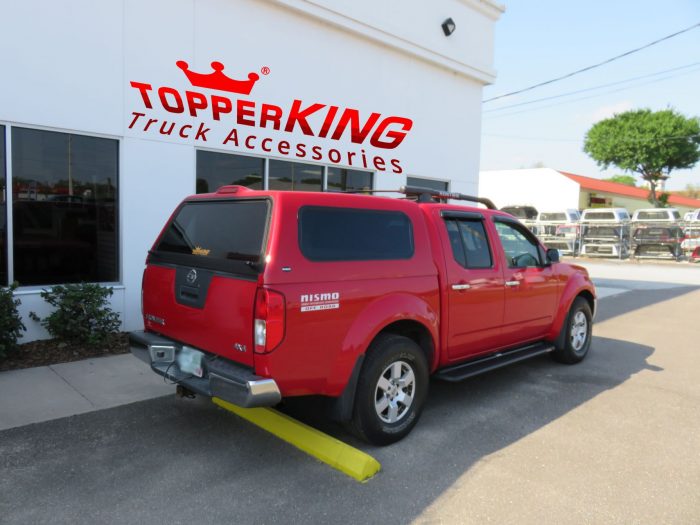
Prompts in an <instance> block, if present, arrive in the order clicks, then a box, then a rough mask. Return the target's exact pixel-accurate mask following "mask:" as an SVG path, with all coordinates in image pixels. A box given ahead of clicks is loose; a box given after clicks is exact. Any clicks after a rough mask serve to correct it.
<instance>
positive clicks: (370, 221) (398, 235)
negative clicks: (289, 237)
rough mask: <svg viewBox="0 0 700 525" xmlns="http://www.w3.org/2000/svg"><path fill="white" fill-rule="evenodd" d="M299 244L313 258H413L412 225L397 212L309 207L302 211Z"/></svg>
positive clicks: (326, 259)
mask: <svg viewBox="0 0 700 525" xmlns="http://www.w3.org/2000/svg"><path fill="white" fill-rule="evenodd" d="M299 245H300V248H301V252H302V253H303V254H304V256H305V257H306V258H308V259H310V260H312V261H372V260H386V259H410V258H411V257H412V256H413V228H412V227H411V221H410V219H409V218H408V216H406V214H404V213H402V212H398V211H382V210H363V209H349V208H327V207H318V206H306V207H304V208H302V209H301V211H300V213H299Z"/></svg>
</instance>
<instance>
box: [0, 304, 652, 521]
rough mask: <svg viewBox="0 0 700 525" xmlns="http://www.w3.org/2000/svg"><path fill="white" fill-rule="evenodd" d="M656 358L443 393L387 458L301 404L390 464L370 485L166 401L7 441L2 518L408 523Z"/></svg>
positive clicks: (0, 488) (596, 359)
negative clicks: (489, 459)
mask: <svg viewBox="0 0 700 525" xmlns="http://www.w3.org/2000/svg"><path fill="white" fill-rule="evenodd" d="M601 310H602V309H601ZM615 312H616V311H615V310H614V309H612V310H610V311H609V312H608V314H607V315H608V316H611V315H617V313H615ZM601 315H606V314H605V312H604V311H601ZM653 352H654V349H653V348H650V347H648V346H643V345H639V344H633V343H630V342H626V341H620V340H615V339H606V338H599V337H596V338H594V341H593V346H592V349H591V354H590V355H589V357H588V359H586V360H585V361H584V362H583V363H581V364H579V365H576V366H566V365H560V364H556V363H554V362H552V361H551V360H550V359H549V358H548V357H547V356H543V357H540V358H536V359H533V360H531V361H529V362H524V363H521V364H518V365H515V366H511V367H509V368H505V369H501V370H497V371H495V372H492V373H490V374H487V375H483V376H480V377H476V378H473V379H471V380H468V381H466V382H463V383H457V384H450V383H440V382H437V381H433V382H432V383H431V392H430V395H429V397H428V403H427V406H426V410H425V412H424V414H423V417H422V420H421V421H420V422H419V424H418V426H417V427H416V428H415V429H414V431H413V433H412V434H411V435H409V436H408V438H406V439H404V440H403V441H401V442H399V443H397V444H395V445H393V446H390V447H384V448H375V447H370V446H367V445H365V444H363V443H360V442H358V441H356V440H355V439H354V438H352V437H350V436H348V434H346V433H345V432H344V431H343V430H342V429H341V428H340V427H339V426H337V425H334V424H331V423H329V422H328V421H327V420H325V419H323V418H321V417H320V416H319V414H318V411H317V409H318V406H317V405H316V404H315V403H314V402H313V401H311V402H309V403H308V404H307V405H306V406H304V403H297V404H296V405H295V406H294V407H293V412H294V415H295V416H297V417H300V418H301V419H302V420H305V421H307V422H311V423H312V424H314V426H321V427H322V429H323V430H325V431H328V432H329V433H331V434H333V435H335V436H336V437H339V438H340V439H343V440H344V441H347V442H350V443H351V444H353V445H356V446H359V447H360V448H362V449H363V450H365V451H367V452H369V453H370V454H372V455H374V456H375V457H376V458H377V459H378V460H379V461H380V462H381V463H382V467H383V470H382V472H380V473H379V475H378V476H377V477H375V478H374V479H372V480H370V481H369V482H368V483H366V484H359V483H356V482H355V481H353V480H352V479H350V478H348V477H346V476H344V475H343V474H341V473H339V472H336V471H334V470H332V469H330V468H328V467H327V466H325V465H322V464H321V463H319V462H317V461H315V460H313V459H311V458H309V457H307V456H306V455H304V454H303V453H302V452H300V451H298V450H296V449H294V448H292V447H290V446H289V445H287V444H285V443H283V442H281V441H279V440H277V439H276V438H275V437H273V436H272V435H270V434H267V433H266V432H264V431H261V430H259V429H257V428H255V427H253V426H251V425H250V424H248V423H247V422H245V421H243V420H241V419H239V418H237V417H235V416H233V415H232V414H230V413H228V412H225V411H223V410H221V409H218V408H216V407H215V406H214V405H212V404H211V403H208V402H207V401H206V400H195V401H183V400H176V399H175V398H174V397H173V398H160V399H155V400H151V401H146V402H142V403H136V404H133V405H127V406H123V407H118V408H115V409H111V410H104V411H100V412H94V413H90V414H85V415H82V416H75V417H71V418H65V419H61V420H57V421H51V422H46V423H42V424H38V425H30V426H27V427H21V428H16V429H12V430H8V431H5V432H2V433H0V516H2V517H3V520H2V521H3V523H7V524H10V523H23V524H24V523H39V522H45V521H52V522H71V523H93V522H99V523H124V522H129V523H136V522H146V523H185V522H198V523H223V522H231V523H247V522H250V523H252V522H255V523H328V522H333V523H357V522H358V521H361V522H371V523H377V522H378V523H382V524H394V523H406V522H409V521H410V520H412V519H414V518H415V517H417V516H418V515H420V513H421V512H423V510H425V509H426V508H427V507H428V506H429V505H430V504H431V503H433V502H434V501H435V499H436V498H438V497H439V496H440V495H441V494H443V493H444V492H445V490H447V489H448V488H449V487H450V486H451V485H452V484H453V483H454V482H455V481H456V480H457V479H458V478H459V477H460V476H462V475H463V474H464V473H465V472H467V471H468V470H469V469H470V468H471V467H472V466H473V465H474V464H475V463H477V462H478V461H480V460H481V459H483V458H485V457H486V456H488V455H490V454H493V453H494V452H497V451H501V450H503V449H505V448H506V447H508V446H509V445H511V444H513V443H515V442H517V441H519V440H520V439H522V438H524V437H526V436H528V435H530V434H532V433H534V432H536V431H537V430H539V429H540V428H542V427H544V426H545V425H547V424H549V423H551V422H552V421H555V420H556V419H558V418H560V417H561V416H562V415H564V414H566V413H567V412H569V411H571V410H573V409H575V408H576V407H578V406H580V405H582V404H583V403H586V402H587V401H589V400H590V399H592V398H594V397H596V396H597V395H599V394H600V393H602V392H605V391H606V390H608V389H612V388H615V387H616V386H618V385H620V384H621V383H623V382H625V381H626V380H627V379H629V378H630V377H631V376H633V375H634V374H637V373H639V372H641V371H645V370H658V369H656V368H654V367H650V366H649V365H648V364H647V359H648V358H649V356H650V355H652V353H653ZM319 422H320V423H319ZM465 504H466V502H465Z"/></svg>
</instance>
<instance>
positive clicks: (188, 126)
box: [180, 124, 225, 144]
mask: <svg viewBox="0 0 700 525" xmlns="http://www.w3.org/2000/svg"><path fill="white" fill-rule="evenodd" d="M185 128H190V129H192V126H190V125H189V124H185V125H184V126H182V127H181V128H180V136H181V137H182V138H183V139H186V138H189V135H185ZM224 144H225V142H224Z"/></svg>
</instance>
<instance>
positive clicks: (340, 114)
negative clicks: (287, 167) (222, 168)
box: [128, 60, 413, 174]
mask: <svg viewBox="0 0 700 525" xmlns="http://www.w3.org/2000/svg"><path fill="white" fill-rule="evenodd" d="M175 65H176V66H177V67H178V68H180V69H181V70H182V73H183V75H184V76H185V77H186V80H187V81H188V82H189V83H190V84H191V86H192V87H193V88H196V89H185V90H182V89H176V88H174V87H169V86H157V85H153V84H149V83H146V82H136V81H131V82H130V85H131V88H132V89H134V90H136V91H137V93H138V97H137V100H139V101H140V103H141V104H140V107H138V108H137V109H135V110H134V111H132V112H131V115H130V116H129V124H128V127H129V129H130V130H132V132H137V133H140V132H141V133H145V134H148V135H151V136H153V135H162V136H167V137H170V138H171V139H175V140H179V139H182V140H187V141H194V142H195V143H198V144H200V145H208V146H210V147H221V146H222V145H223V146H228V147H231V148H233V149H236V150H239V151H249V152H251V153H262V154H270V155H273V156H282V157H289V158H290V160H298V161H303V160H313V161H317V162H324V163H332V164H342V165H345V166H349V167H354V168H358V169H370V170H377V171H378V172H388V173H396V174H400V173H403V171H404V168H403V167H402V165H401V161H400V159H399V158H396V151H395V150H396V148H398V147H399V146H400V145H401V143H402V142H403V141H404V139H405V138H406V136H407V134H408V133H409V132H410V131H411V128H412V127H413V121H412V120H411V119H409V118H406V117H400V116H395V115H382V114H381V113H376V112H372V113H369V114H367V113H365V114H361V113H360V111H359V110H357V109H353V108H348V107H342V106H337V105H330V104H322V103H317V102H314V103H309V102H305V101H303V100H300V99H294V100H292V101H291V102H289V103H288V104H287V105H277V104H271V103H265V102H263V101H258V100H255V99H254V98H252V97H251V96H250V95H251V93H252V92H253V90H254V89H255V85H256V84H257V83H258V82H263V81H268V78H265V79H261V75H262V76H265V77H267V75H270V69H269V68H267V67H263V68H261V70H260V75H259V74H258V73H249V74H248V78H247V79H246V80H234V79H232V78H230V77H228V76H227V75H226V74H225V73H224V64H222V63H221V62H212V63H211V68H212V72H211V73H197V72H194V71H192V70H190V67H189V64H188V63H187V62H185V61H183V60H179V61H177V62H176V64H175ZM163 111H165V112H166V116H169V118H168V119H164V118H157V117H161V116H162V115H163ZM167 114H170V115H167ZM181 117H185V118H187V123H184V122H182V118H181ZM299 132H301V134H303V135H304V136H307V137H309V139H308V140H307V141H304V140H303V137H301V136H300V135H299V134H298V133H299ZM284 134H293V136H291V137H290V138H289V140H286V139H285V138H280V137H284ZM270 135H274V136H270ZM319 139H322V140H319ZM348 140H349V142H350V145H351V146H352V145H357V146H356V147H348V145H349V143H348ZM370 147H372V148H374V151H375V152H376V151H377V150H378V153H380V154H372V153H369V152H368V149H370Z"/></svg>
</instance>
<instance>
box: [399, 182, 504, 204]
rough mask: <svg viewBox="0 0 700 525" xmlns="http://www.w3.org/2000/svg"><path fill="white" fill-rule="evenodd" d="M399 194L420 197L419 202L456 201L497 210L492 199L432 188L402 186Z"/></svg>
mask: <svg viewBox="0 0 700 525" xmlns="http://www.w3.org/2000/svg"><path fill="white" fill-rule="evenodd" d="M398 192H399V193H403V194H404V195H406V196H408V197H418V202H434V201H440V200H447V199H452V200H456V201H471V202H478V203H480V204H483V205H484V206H486V207H487V208H488V209H489V210H495V209H496V206H495V205H494V204H493V202H492V201H491V199H486V198H484V197H473V196H472V195H465V194H463V193H452V192H450V191H440V190H433V189H430V188H421V187H420V186H401V187H400V188H399V191H398Z"/></svg>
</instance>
